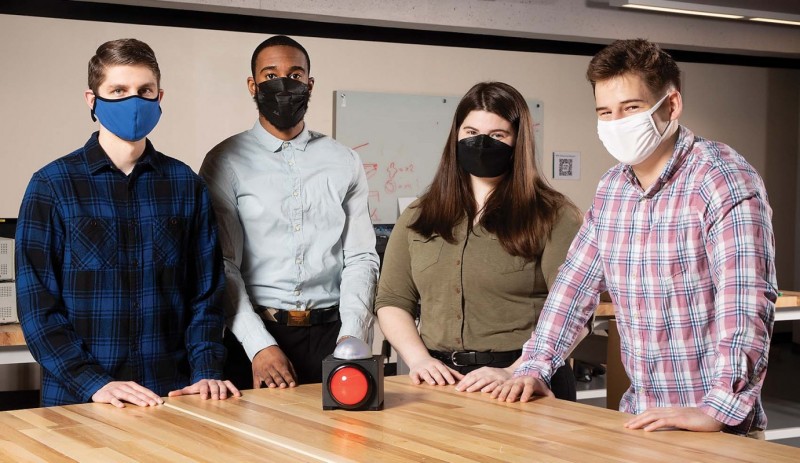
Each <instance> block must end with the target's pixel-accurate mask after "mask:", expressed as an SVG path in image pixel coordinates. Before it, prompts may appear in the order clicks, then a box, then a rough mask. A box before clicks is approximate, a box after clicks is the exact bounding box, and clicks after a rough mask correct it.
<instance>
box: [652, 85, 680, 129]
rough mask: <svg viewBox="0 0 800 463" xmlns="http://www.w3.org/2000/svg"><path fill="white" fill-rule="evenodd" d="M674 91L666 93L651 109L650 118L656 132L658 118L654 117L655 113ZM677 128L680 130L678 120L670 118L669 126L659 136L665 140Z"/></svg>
mask: <svg viewBox="0 0 800 463" xmlns="http://www.w3.org/2000/svg"><path fill="white" fill-rule="evenodd" d="M672 92H673V91H670V92H668V93H667V94H666V95H664V96H663V97H662V98H661V100H659V101H658V103H656V104H655V106H653V108H651V110H650V111H651V112H650V119H651V120H652V121H653V127H655V129H656V132H658V125H657V124H656V120H655V119H653V114H654V113H655V112H656V111H658V110H659V109H660V108H661V105H662V104H664V101H665V100H667V99H668V98H669V97H670V96H672ZM670 112H671V111H670ZM677 130H678V120H677V119H670V121H669V122H668V123H667V126H666V127H664V131H663V132H661V133H660V134H659V136H660V137H661V139H662V140H665V139H667V138H669V137H671V136H672V135H674V134H675V132H676V131H677Z"/></svg>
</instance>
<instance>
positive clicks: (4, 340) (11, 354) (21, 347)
mask: <svg viewBox="0 0 800 463" xmlns="http://www.w3.org/2000/svg"><path fill="white" fill-rule="evenodd" d="M33 362H35V360H34V359H33V356H32V355H31V353H30V351H29V350H28V347H27V346H26V345H25V338H24V337H23V336H22V328H20V326H19V324H16V323H14V324H9V325H0V365H7V364H12V363H33Z"/></svg>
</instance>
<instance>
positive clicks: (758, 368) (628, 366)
mask: <svg viewBox="0 0 800 463" xmlns="http://www.w3.org/2000/svg"><path fill="white" fill-rule="evenodd" d="M771 216H772V210H771V209H770V207H769V204H768V202H767V194H766V190H765V188H764V185H763V182H762V180H761V178H760V177H759V176H758V174H757V173H756V172H755V170H754V169H753V168H752V167H751V166H750V165H749V164H748V163H747V162H746V161H745V159H744V158H743V157H742V156H740V155H739V154H738V153H736V152H735V151H733V150H732V149H731V148H730V147H728V146H726V145H723V144H721V143H716V142H712V141H708V140H705V139H702V138H700V137H695V136H694V134H693V133H692V132H690V131H689V130H688V129H686V128H684V127H681V132H680V135H679V138H678V141H677V143H676V146H675V152H674V154H673V157H672V158H671V160H670V161H669V163H668V164H667V166H666V167H665V169H664V171H663V173H662V174H661V176H660V177H659V179H658V180H657V182H656V183H655V184H654V185H653V186H652V187H651V188H650V189H649V190H648V191H646V192H645V191H643V190H642V188H641V185H640V184H639V182H638V180H637V179H636V177H635V175H634V174H633V172H632V170H631V168H630V167H626V166H623V165H618V166H616V167H614V168H612V169H611V170H609V172H607V173H606V174H605V175H604V176H603V178H602V179H601V180H600V184H599V186H598V189H597V193H596V195H595V198H594V202H593V204H592V206H591V208H590V209H589V211H588V212H587V213H586V216H585V220H584V224H583V226H582V228H581V230H580V231H579V232H578V236H577V237H576V239H575V241H574V242H573V244H572V247H571V248H570V251H569V253H568V255H567V261H566V262H565V264H564V266H563V267H562V269H561V272H560V274H559V276H558V278H557V279H556V282H555V285H554V287H553V289H552V290H551V291H550V297H549V298H548V300H547V302H546V303H545V307H544V311H543V313H542V316H541V319H540V321H539V325H538V326H537V329H536V331H535V333H534V335H533V336H532V337H531V339H530V340H529V341H528V342H527V343H526V345H525V348H524V354H523V355H524V356H525V358H526V361H525V362H524V363H523V364H522V365H521V367H520V368H519V369H518V370H517V371H516V372H515V375H517V376H521V375H535V376H540V377H542V378H543V379H545V380H547V379H548V378H549V377H550V375H551V374H552V371H554V369H555V368H556V367H557V366H559V365H561V364H562V363H563V361H564V359H563V356H564V355H565V352H566V351H567V349H568V348H569V347H570V346H571V344H572V342H573V340H574V339H575V337H576V334H577V333H578V331H579V330H580V328H581V327H582V326H583V325H584V324H585V323H586V321H587V320H588V318H589V316H590V315H591V313H592V312H593V311H594V310H595V308H596V306H597V302H598V297H599V294H600V293H601V292H603V291H606V290H608V291H609V293H610V295H611V299H612V301H613V303H614V308H615V313H616V320H617V326H618V327H619V333H620V338H621V350H622V352H621V354H622V361H623V364H624V365H625V370H626V371H627V374H628V376H629V378H630V380H631V387H630V388H629V389H628V391H627V392H626V393H625V395H624V397H623V398H622V401H621V403H620V410H622V411H624V412H628V413H634V414H638V413H642V412H643V411H645V410H646V409H648V408H650V407H670V406H697V407H699V408H700V409H702V410H703V411H704V412H705V413H707V414H709V415H710V416H712V417H714V418H715V419H717V420H718V421H720V422H722V423H724V424H725V425H727V426H728V427H727V430H728V431H730V432H734V433H739V434H744V433H746V432H747V431H749V430H750V429H751V427H753V426H754V427H758V428H761V429H764V428H765V427H766V422H767V420H766V416H765V414H764V410H763V408H762V406H761V399H760V394H761V385H762V384H763V381H764V376H765V374H766V368H767V354H768V350H769V341H770V336H771V333H772V324H773V319H774V311H775V305H774V302H775V300H776V299H777V290H776V287H777V283H776V279H775V245H774V237H773V234H772V224H771Z"/></svg>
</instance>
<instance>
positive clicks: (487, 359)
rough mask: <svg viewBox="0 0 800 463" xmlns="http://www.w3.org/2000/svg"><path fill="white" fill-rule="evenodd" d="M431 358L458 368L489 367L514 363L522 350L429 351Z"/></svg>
mask: <svg viewBox="0 0 800 463" xmlns="http://www.w3.org/2000/svg"><path fill="white" fill-rule="evenodd" d="M428 352H429V353H430V354H431V357H433V358H435V359H437V360H441V361H442V362H445V363H449V364H450V365H454V366H457V367H471V366H475V365H489V364H491V363H496V362H497V363H499V362H509V361H510V362H513V361H514V360H516V359H518V358H519V356H520V355H522V350H509V351H506V352H474V351H460V352H440V351H436V350H429V351H428Z"/></svg>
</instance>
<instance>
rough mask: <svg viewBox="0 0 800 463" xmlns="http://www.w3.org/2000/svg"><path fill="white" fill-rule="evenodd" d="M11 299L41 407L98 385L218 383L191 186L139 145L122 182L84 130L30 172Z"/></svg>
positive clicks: (181, 169) (219, 271)
mask: <svg viewBox="0 0 800 463" xmlns="http://www.w3.org/2000/svg"><path fill="white" fill-rule="evenodd" d="M16 245H17V293H18V304H19V316H20V323H21V324H22V329H23V332H24V333H25V339H26V341H27V343H28V346H29V347H30V349H31V352H32V353H33V355H34V357H35V358H36V360H37V361H38V362H39V363H40V364H41V365H42V367H43V377H42V404H43V405H44V406H52V405H63V404H71V403H81V402H88V401H90V400H91V397H92V395H93V394H94V393H95V392H96V391H97V390H98V389H100V388H101V387H102V386H104V385H105V384H106V383H108V382H110V381H113V380H118V381H123V380H124V381H128V380H130V381H136V382H137V383H139V384H141V385H143V386H145V387H147V388H149V389H151V390H153V391H154V392H156V393H157V394H159V395H162V396H163V395H166V394H167V393H168V392H169V391H170V390H173V389H179V388H182V387H185V386H187V385H189V384H191V383H194V382H196V381H198V380H200V379H204V378H207V379H219V378H221V376H222V366H223V361H224V356H225V351H224V348H223V346H222V340H221V337H222V327H223V314H222V310H221V308H220V306H219V303H218V302H219V297H220V295H221V292H222V288H223V284H224V273H223V264H222V254H221V251H220V249H219V246H218V245H217V232H216V225H215V223H214V218H213V214H212V212H211V204H210V200H209V196H208V192H207V190H206V187H205V185H204V184H203V182H202V180H200V178H199V177H198V176H197V175H195V174H194V173H193V172H192V171H191V169H189V167H187V166H186V165H184V164H182V163H180V162H178V161H176V160H174V159H172V158H169V157H167V156H164V155H163V154H161V153H158V152H157V151H155V150H154V149H153V146H152V145H151V144H150V142H149V141H148V142H147V147H146V149H145V152H144V154H143V155H142V157H141V158H140V160H139V162H138V163H137V164H136V167H135V168H134V170H133V172H131V174H130V175H129V176H125V175H124V174H123V173H122V172H120V171H119V170H118V169H117V168H116V167H115V166H114V165H113V163H112V162H111V160H110V159H109V158H108V156H107V155H106V154H105V152H104V151H103V149H102V148H101V147H100V145H99V144H98V141H97V134H96V133H95V134H94V135H93V136H92V137H91V138H90V139H89V141H88V142H87V143H86V145H85V146H84V147H83V148H81V149H78V150H77V151H75V152H73V153H72V154H70V155H68V156H65V157H63V158H61V159H58V160H56V161H54V162H52V163H50V164H49V165H47V166H46V167H44V168H43V169H42V170H40V171H38V172H36V173H35V174H34V175H33V178H32V180H31V182H30V184H29V185H28V189H27V191H26V192H25V197H24V199H23V201H22V207H21V209H20V213H19V222H18V226H17V242H16Z"/></svg>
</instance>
